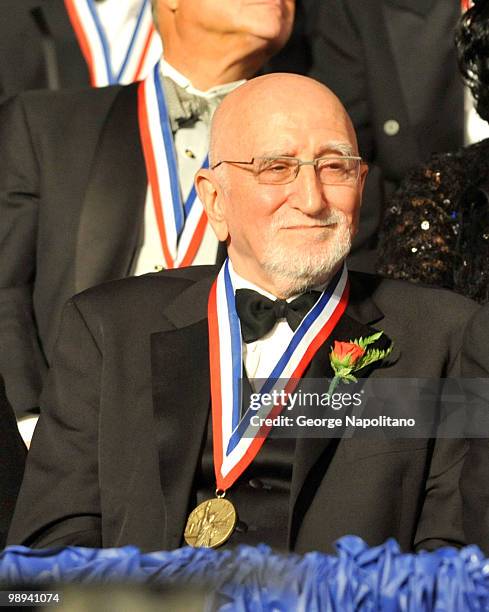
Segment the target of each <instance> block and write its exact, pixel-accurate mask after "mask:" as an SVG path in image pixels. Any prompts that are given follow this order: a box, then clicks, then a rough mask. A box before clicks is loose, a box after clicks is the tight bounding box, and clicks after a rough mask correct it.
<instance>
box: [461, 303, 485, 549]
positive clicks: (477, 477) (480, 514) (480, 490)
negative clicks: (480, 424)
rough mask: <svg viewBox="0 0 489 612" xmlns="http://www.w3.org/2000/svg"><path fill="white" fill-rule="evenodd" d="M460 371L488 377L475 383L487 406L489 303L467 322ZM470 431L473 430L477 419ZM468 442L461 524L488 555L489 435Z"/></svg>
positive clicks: (479, 396) (462, 487) (462, 485)
mask: <svg viewBox="0 0 489 612" xmlns="http://www.w3.org/2000/svg"><path fill="white" fill-rule="evenodd" d="M462 373H463V375H464V376H465V377H467V378H470V379H474V378H484V379H488V380H487V381H484V383H485V384H484V386H482V385H478V386H477V395H478V397H477V400H478V402H480V401H481V400H482V402H484V404H485V405H486V406H487V407H488V408H489V305H486V306H483V307H482V308H481V309H480V310H479V311H478V312H477V313H476V314H475V316H474V317H473V319H472V321H470V323H469V325H468V326H467V331H466V334H465V338H464V346H463V352H462ZM481 392H482V395H481V394H480V393H481ZM469 409H470V404H469ZM485 422H486V423H487V419H486V420H485ZM474 431H477V422H476V423H475V428H474ZM486 431H487V429H486ZM469 443H470V444H469V451H468V453H467V458H466V461H465V464H464V468H463V472H462V479H461V490H462V495H463V502H464V527H465V531H466V534H467V536H468V537H469V538H470V540H471V541H473V542H477V543H478V544H479V546H480V547H481V548H482V550H483V551H484V553H485V554H486V555H489V538H488V537H487V533H488V529H489V439H487V438H472V439H471V440H470V441H469Z"/></svg>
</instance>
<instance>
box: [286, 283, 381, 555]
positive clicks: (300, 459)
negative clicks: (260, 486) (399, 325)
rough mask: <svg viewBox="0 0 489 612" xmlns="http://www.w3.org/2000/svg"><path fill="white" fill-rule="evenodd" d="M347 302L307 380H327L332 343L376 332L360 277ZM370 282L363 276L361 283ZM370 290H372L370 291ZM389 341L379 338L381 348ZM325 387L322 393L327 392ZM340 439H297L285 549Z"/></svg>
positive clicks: (373, 309) (375, 314)
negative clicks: (287, 536)
mask: <svg viewBox="0 0 489 612" xmlns="http://www.w3.org/2000/svg"><path fill="white" fill-rule="evenodd" d="M349 278H350V300H349V304H348V307H347V309H346V311H345V314H344V315H343V316H342V317H341V319H340V320H339V322H338V324H337V325H336V327H335V328H334V330H333V332H332V334H331V336H330V337H329V338H328V340H327V341H326V342H325V343H324V344H323V345H322V346H321V347H320V348H319V350H318V351H317V353H316V355H315V356H314V358H313V360H312V362H311V364H310V366H309V368H308V370H307V372H306V377H308V378H324V379H328V380H329V379H331V378H332V377H333V374H334V373H333V370H332V368H331V365H330V361H329V354H330V352H331V349H332V347H333V345H334V341H335V340H339V341H343V342H348V341H349V340H353V339H355V338H359V337H365V336H370V335H372V334H374V333H376V332H377V331H379V330H378V329H376V328H375V327H372V325H373V324H374V323H377V322H379V321H381V319H382V318H383V313H382V312H381V311H380V310H379V309H378V307H377V306H376V304H375V303H374V302H373V300H372V299H371V298H370V296H369V293H370V292H369V291H368V289H367V292H366V285H365V284H364V282H363V281H362V278H361V275H355V274H351V273H350V275H349ZM367 278H371V277H368V276H365V277H364V279H367ZM372 289H373V287H372ZM389 344H390V340H389V339H388V338H386V337H384V338H383V346H384V347H387V346H388V345H389ZM373 369H375V364H372V366H370V368H368V369H367V368H366V369H365V370H364V371H362V374H361V376H362V378H367V377H368V376H369V375H370V373H371V371H372V370H373ZM326 384H327V382H326V383H325V391H326V390H327V388H326ZM340 439H341V438H298V440H297V444H296V451H295V459H294V466H293V470H292V482H291V489H290V512H289V547H290V548H291V549H293V547H294V543H295V540H296V537H297V532H298V529H299V527H300V524H301V521H302V518H303V517H304V514H305V512H306V510H307V508H308V507H309V505H310V503H311V501H312V499H313V497H314V495H315V492H316V490H317V487H318V485H319V483H320V481H321V479H322V478H323V476H324V473H325V472H326V470H327V469H328V465H329V463H330V461H331V459H332V457H333V455H334V453H335V451H336V448H337V446H338V444H339V442H340Z"/></svg>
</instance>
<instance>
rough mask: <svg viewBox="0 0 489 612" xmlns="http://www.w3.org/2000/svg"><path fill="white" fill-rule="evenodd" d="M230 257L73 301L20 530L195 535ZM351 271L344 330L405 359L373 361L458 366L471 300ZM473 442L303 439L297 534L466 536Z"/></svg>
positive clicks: (405, 366)
mask: <svg viewBox="0 0 489 612" xmlns="http://www.w3.org/2000/svg"><path fill="white" fill-rule="evenodd" d="M216 272H217V269H216V268H213V267H195V268H186V269H182V270H178V271H171V272H162V273H161V274H156V275H147V276H142V277H134V278H130V279H125V280H123V281H116V282H115V283H109V284H106V285H102V286H100V287H97V288H94V289H91V290H89V291H87V292H85V293H83V294H82V295H79V296H77V297H75V298H73V300H71V301H70V302H69V303H68V305H67V307H66V310H65V313H64V318H63V322H62V325H61V333H60V336H59V338H58V342H57V348H56V350H55V355H54V359H53V367H52V370H51V373H50V378H49V383H48V384H47V386H46V391H45V395H44V398H43V402H42V410H41V419H40V421H39V425H38V427H37V429H36V432H35V434H34V440H33V443H32V447H31V451H30V454H29V462H28V467H27V471H26V477H25V479H24V484H23V488H22V491H21V494H20V498H19V503H18V505H17V509H16V514H15V517H14V520H13V524H12V530H11V533H10V536H9V539H10V542H11V543H14V542H24V543H26V544H28V545H32V546H49V545H53V544H72V543H73V544H79V545H87V546H101V545H102V546H121V545H124V544H135V545H138V546H140V547H142V548H143V549H164V548H174V547H177V546H179V545H181V544H182V535H183V530H184V526H185V521H186V517H187V516H188V512H189V511H190V510H191V509H192V506H193V504H194V503H195V477H196V473H197V472H198V471H199V463H200V461H201V457H202V453H203V448H204V443H205V438H206V427H207V424H208V421H209V409H210V395H209V393H210V392H209V365H208V359H209V357H208V335H207V333H208V332H207V299H208V293H209V289H210V286H211V284H212V282H213V279H214V277H215V274H216ZM351 283H352V287H351V300H350V304H349V306H348V309H347V311H346V313H345V314H344V315H343V317H342V319H341V320H340V322H339V323H338V324H337V326H336V328H335V330H334V332H333V335H332V337H331V338H330V342H332V341H333V339H335V338H336V339H341V340H349V339H351V338H353V337H358V336H365V335H367V334H369V333H372V329H382V330H384V331H385V333H386V334H387V336H388V337H389V338H390V339H391V340H392V341H394V342H395V344H396V346H397V347H398V349H397V356H396V362H395V363H394V364H393V365H391V366H390V367H389V368H373V371H372V373H371V376H379V377H382V376H384V377H385V376H389V377H418V376H426V377H438V376H446V375H450V374H457V373H458V372H459V352H460V347H461V343H462V334H463V329H464V327H465V323H466V321H467V319H468V317H469V316H470V315H471V313H472V312H473V311H474V309H475V308H476V306H475V305H474V304H473V303H472V302H470V301H468V300H466V299H465V298H463V297H461V296H457V295H454V294H451V293H449V292H446V291H443V290H429V289H424V288H421V287H418V286H411V285H408V284H404V283H402V282H398V281H390V280H385V281H380V280H379V279H378V278H376V277H369V276H364V275H359V274H355V273H352V274H351ZM440 312H443V316H440V315H439V313H440ZM328 350H329V344H328V345H325V346H323V347H322V348H321V349H320V351H319V352H318V353H317V356H316V358H315V362H316V363H315V366H314V372H315V375H316V376H317V375H318V371H321V370H322V371H323V372H324V375H325V377H326V376H328V375H331V371H330V370H328V368H329V366H328ZM312 367H313V364H311V368H312ZM318 368H319V370H318ZM325 384H326V382H325ZM325 390H326V389H325ZM265 445H266V443H265ZM464 454H465V443H464V442H463V441H458V440H443V441H442V440H439V441H437V442H436V444H433V441H431V442H430V441H427V440H420V439H411V440H407V439H406V440H397V441H396V440H364V441H358V440H341V441H338V440H324V439H309V440H298V441H297V446H296V449H295V454H294V456H291V458H290V459H291V463H293V471H292V477H291V483H290V503H289V528H288V536H287V537H288V545H289V547H290V548H291V549H294V550H297V551H306V550H311V549H318V550H323V551H330V550H331V548H332V544H333V541H334V540H335V539H336V538H338V537H340V536H341V535H344V534H345V533H354V534H357V535H359V536H362V537H363V538H365V539H366V540H367V542H368V543H369V544H371V545H374V544H380V543H381V542H383V541H384V540H385V539H386V538H387V537H389V536H393V537H396V538H397V539H398V540H399V541H400V543H401V545H402V546H403V547H404V548H405V549H413V548H432V547H435V546H437V545H440V544H446V543H450V544H452V543H453V544H461V543H463V542H464V541H465V539H464V534H463V530H462V527H461V525H462V515H461V500H460V493H459V486H458V485H459V477H460V471H461V467H462V462H463V457H464ZM60 457H63V462H62V463H60V461H59V458H60ZM244 478H245V480H246V475H245V476H244ZM248 478H249V476H248ZM235 486H237V485H235ZM240 486H246V482H244V483H241V485H240ZM232 489H233V488H231V490H230V493H229V494H230V496H231V498H232V494H233V492H232ZM48 492H49V493H48ZM257 499H258V498H257ZM34 500H35V503H34ZM238 512H239V508H238ZM241 541H243V540H241Z"/></svg>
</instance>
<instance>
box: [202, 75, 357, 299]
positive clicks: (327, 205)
mask: <svg viewBox="0 0 489 612" xmlns="http://www.w3.org/2000/svg"><path fill="white" fill-rule="evenodd" d="M299 160H300V161H299ZM313 161H314V164H312V162H313ZM301 162H302V163H301ZM304 162H306V163H305V164H304ZM210 168H211V169H209V170H202V171H200V172H199V173H198V174H197V176H196V186H197V190H198V193H199V196H200V198H201V200H202V202H203V203H204V206H205V208H206V211H207V215H208V217H209V220H210V222H211V224H212V227H213V228H214V231H215V232H216V234H217V237H218V238H219V240H221V241H226V242H227V247H228V254H229V257H230V259H231V263H232V265H233V268H234V270H235V271H236V272H237V273H238V274H239V275H240V276H242V277H244V278H245V279H247V280H249V281H251V282H253V283H255V284H256V285H258V286H260V287H261V288H263V289H265V290H267V291H269V292H270V293H273V294H274V295H276V296H277V297H288V296H290V295H293V294H296V293H299V292H301V291H303V290H306V289H308V288H310V287H312V286H317V285H320V284H323V283H325V282H327V281H328V280H329V279H330V278H331V277H332V276H333V275H334V274H335V272H336V271H337V270H338V269H339V268H340V266H341V264H342V262H343V260H344V259H345V257H346V255H347V254H348V252H349V250H350V246H351V240H352V238H353V236H354V235H355V233H356V231H357V226H358V218H359V212H360V203H361V195H362V190H363V185H364V181H365V177H366V174H367V166H366V165H365V164H364V163H363V162H361V160H360V157H359V156H358V148H357V141H356V137H355V133H354V130H353V127H352V124H351V121H350V119H349V117H348V115H347V113H346V111H345V109H344V108H343V106H342V104H341V103H340V101H339V100H338V98H337V97H336V96H335V95H334V94H333V93H332V92H331V91H330V90H329V89H327V88H326V87H325V86H324V85H322V84H320V83H318V82H317V81H314V80H312V79H310V78H307V77H303V76H299V75H293V74H270V75H266V76H262V77H258V78H256V79H253V80H251V81H248V82H247V83H246V84H244V85H242V86H241V87H238V89H236V90H235V91H234V92H233V93H231V94H230V95H229V96H228V97H227V98H226V99H225V100H224V102H223V103H222V104H221V106H220V107H219V109H218V110H217V112H216V115H215V117H214V120H213V124H212V129H211V143H210Z"/></svg>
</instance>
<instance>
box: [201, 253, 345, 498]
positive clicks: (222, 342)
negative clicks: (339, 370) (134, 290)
mask: <svg viewBox="0 0 489 612" xmlns="http://www.w3.org/2000/svg"><path fill="white" fill-rule="evenodd" d="M348 294H349V283H348V272H347V269H346V266H343V268H342V269H341V270H340V272H338V274H336V276H335V277H334V278H333V280H332V281H331V282H330V283H329V285H328V287H327V288H326V289H325V290H324V291H323V293H322V294H321V296H320V297H319V299H318V301H317V302H316V304H315V305H314V306H313V307H312V308H311V310H310V311H309V312H308V313H307V315H306V316H305V317H304V319H303V320H302V322H301V324H300V325H299V327H298V328H297V329H296V331H295V332H294V335H293V336H292V339H291V341H290V343H289V345H288V346H287V348H286V350H285V351H284V353H283V355H282V356H281V357H280V358H279V359H278V360H277V362H276V364H275V366H274V367H273V368H272V371H271V372H270V374H269V376H268V379H267V380H266V381H265V382H264V384H263V386H262V388H261V389H260V390H259V392H260V393H272V392H273V391H274V390H277V391H279V392H280V391H281V390H284V391H285V393H292V392H293V391H294V389H295V387H296V386H297V384H298V381H299V379H300V378H301V377H302V375H303V373H304V371H305V369H306V368H307V366H308V365H309V363H310V362H311V359H312V358H313V356H314V354H315V353H316V351H317V350H318V348H319V347H320V346H321V345H322V344H323V343H324V342H325V341H326V340H327V338H328V337H329V335H330V334H331V332H332V330H333V329H334V327H335V326H336V324H337V322H338V320H339V319H340V317H341V316H342V314H343V313H344V311H345V308H346V306H347V303H348ZM208 321H209V358H210V376H211V402H212V423H213V445H214V469H215V474H216V483H217V488H218V489H222V490H224V491H225V490H226V489H228V488H229V487H230V486H231V485H232V484H233V483H234V482H235V481H236V480H237V479H238V478H239V476H240V475H241V474H242V473H243V472H244V470H245V469H246V468H247V467H248V465H249V464H250V463H251V462H252V461H253V459H254V458H255V457H256V455H257V453H258V451H259V450H260V448H261V446H262V445H263V443H264V441H265V439H266V436H267V435H268V433H269V431H270V429H271V427H266V426H264V427H262V428H261V429H260V430H259V432H256V435H254V436H252V435H250V434H249V433H247V432H248V430H249V428H250V420H251V416H252V415H253V414H255V412H254V411H252V410H250V409H248V410H247V412H246V413H245V414H244V415H243V417H241V402H242V396H241V386H240V381H241V379H242V376H243V359H242V339H241V326H240V322H239V318H238V315H237V312H236V306H235V298H234V288H233V285H232V281H231V276H230V274H229V260H227V261H226V263H225V264H224V266H223V267H222V268H221V271H220V272H219V275H218V277H217V279H216V281H215V283H214V284H213V286H212V289H211V292H210V294H209V304H208ZM284 407H285V406H284V405H282V404H280V405H275V406H271V407H270V408H269V409H267V410H268V412H267V410H266V409H265V408H264V407H263V406H262V407H261V409H260V416H261V417H264V418H266V417H272V418H273V417H275V416H277V415H278V414H280V412H281V411H282V410H283V409H284Z"/></svg>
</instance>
